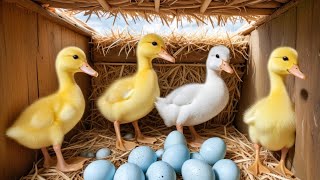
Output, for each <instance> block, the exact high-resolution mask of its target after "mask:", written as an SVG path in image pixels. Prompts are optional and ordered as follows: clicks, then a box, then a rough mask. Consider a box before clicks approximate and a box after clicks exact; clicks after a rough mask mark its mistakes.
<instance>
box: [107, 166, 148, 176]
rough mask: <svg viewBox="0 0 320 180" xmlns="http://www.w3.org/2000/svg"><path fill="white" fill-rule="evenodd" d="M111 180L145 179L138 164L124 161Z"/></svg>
mask: <svg viewBox="0 0 320 180" xmlns="http://www.w3.org/2000/svg"><path fill="white" fill-rule="evenodd" d="M113 180H145V177H144V174H143V172H142V170H141V169H140V167H139V166H137V165H135V164H132V163H126V164H122V165H121V166H120V167H119V168H118V170H117V171H116V174H115V175H114V178H113Z"/></svg>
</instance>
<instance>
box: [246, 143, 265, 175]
mask: <svg viewBox="0 0 320 180" xmlns="http://www.w3.org/2000/svg"><path fill="white" fill-rule="evenodd" d="M254 147H255V149H256V158H255V161H254V163H253V164H252V165H251V166H250V167H249V168H248V171H249V172H250V173H251V174H253V175H255V176H257V175H259V174H261V173H270V170H269V169H268V168H267V167H266V166H264V165H263V164H262V163H261V162H260V159H259V153H260V145H258V144H255V145H254Z"/></svg>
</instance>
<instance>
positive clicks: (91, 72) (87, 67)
mask: <svg viewBox="0 0 320 180" xmlns="http://www.w3.org/2000/svg"><path fill="white" fill-rule="evenodd" d="M80 69H81V71H82V72H84V73H86V74H89V75H90V76H94V77H98V72H97V71H95V70H94V69H92V67H91V66H90V65H89V64H88V63H86V62H84V63H83V64H82V66H81V67H80Z"/></svg>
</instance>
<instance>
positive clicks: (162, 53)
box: [158, 48, 175, 63]
mask: <svg viewBox="0 0 320 180" xmlns="http://www.w3.org/2000/svg"><path fill="white" fill-rule="evenodd" d="M158 56H159V57H160V58H162V59H164V60H167V61H169V62H172V63H174V62H175V58H174V57H172V56H171V55H170V54H169V53H168V52H167V51H166V50H165V49H164V48H161V51H160V52H159V54H158Z"/></svg>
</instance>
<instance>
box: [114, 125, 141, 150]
mask: <svg viewBox="0 0 320 180" xmlns="http://www.w3.org/2000/svg"><path fill="white" fill-rule="evenodd" d="M113 125H114V129H115V131H116V137H117V141H116V148H117V149H120V150H121V151H130V150H132V149H133V148H135V147H136V146H137V144H136V143H135V142H131V141H125V140H123V139H122V137H121V133H120V122H119V121H115V122H114V123H113Z"/></svg>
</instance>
